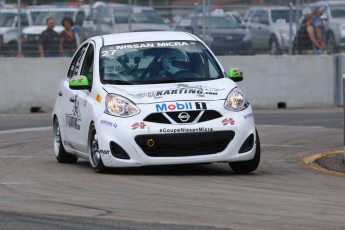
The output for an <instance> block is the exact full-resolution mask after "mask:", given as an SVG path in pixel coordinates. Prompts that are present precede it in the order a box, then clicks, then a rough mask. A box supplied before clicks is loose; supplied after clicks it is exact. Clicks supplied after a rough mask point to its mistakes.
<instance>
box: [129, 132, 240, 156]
mask: <svg viewBox="0 0 345 230" xmlns="http://www.w3.org/2000/svg"><path fill="white" fill-rule="evenodd" d="M234 136H235V132H234V131H216V132H200V133H179V134H158V135H138V136H136V137H135V141H136V143H137V144H138V145H139V146H140V148H141V149H142V150H143V151H144V153H145V154H146V155H148V156H150V157H186V156H200V155H210V154H216V153H219V152H221V151H223V150H224V149H225V148H226V147H227V146H228V144H229V143H230V142H231V140H232V139H233V138H234Z"/></svg>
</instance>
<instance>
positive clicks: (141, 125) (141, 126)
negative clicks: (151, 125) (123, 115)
mask: <svg viewBox="0 0 345 230" xmlns="http://www.w3.org/2000/svg"><path fill="white" fill-rule="evenodd" d="M145 127H146V124H145V122H143V121H141V122H136V123H134V124H133V125H132V130H135V129H145Z"/></svg>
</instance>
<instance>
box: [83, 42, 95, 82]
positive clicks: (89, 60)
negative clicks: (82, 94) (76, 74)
mask: <svg viewBox="0 0 345 230" xmlns="http://www.w3.org/2000/svg"><path fill="white" fill-rule="evenodd" d="M93 60H94V47H93V45H92V44H90V46H89V48H88V50H87V52H86V55H85V58H84V63H83V66H82V69H81V72H80V74H81V75H85V76H87V77H88V78H89V80H90V81H91V82H92V80H93Z"/></svg>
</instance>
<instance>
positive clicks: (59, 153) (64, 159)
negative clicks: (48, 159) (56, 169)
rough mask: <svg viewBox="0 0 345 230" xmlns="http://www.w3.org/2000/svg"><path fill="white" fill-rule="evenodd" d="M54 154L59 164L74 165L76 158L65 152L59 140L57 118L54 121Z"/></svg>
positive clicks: (59, 132)
mask: <svg viewBox="0 0 345 230" xmlns="http://www.w3.org/2000/svg"><path fill="white" fill-rule="evenodd" d="M53 130H54V153H55V156H56V160H57V161H58V162H59V163H75V162H77V160H78V157H76V156H74V155H72V154H69V153H67V152H66V150H65V148H64V147H63V144H62V140H61V131H60V125H59V121H58V119H57V118H55V119H54V125H53Z"/></svg>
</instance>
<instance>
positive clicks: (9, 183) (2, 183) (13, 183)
mask: <svg viewBox="0 0 345 230" xmlns="http://www.w3.org/2000/svg"><path fill="white" fill-rule="evenodd" d="M0 184H1V185H17V184H37V183H35V182H0Z"/></svg>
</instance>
